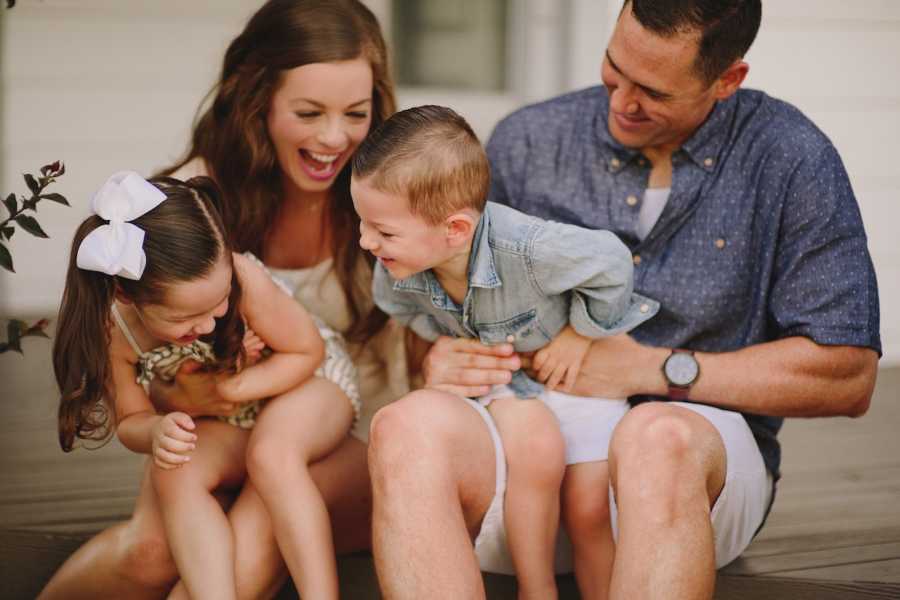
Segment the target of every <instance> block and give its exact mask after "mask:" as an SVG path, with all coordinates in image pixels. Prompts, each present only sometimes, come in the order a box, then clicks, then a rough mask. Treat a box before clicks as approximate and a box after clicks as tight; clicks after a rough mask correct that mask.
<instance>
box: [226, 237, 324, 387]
mask: <svg viewBox="0 0 900 600" xmlns="http://www.w3.org/2000/svg"><path fill="white" fill-rule="evenodd" d="M234 268H235V272H236V273H237V277H238V280H239V281H240V283H241V288H242V297H241V314H242V315H243V316H244V318H245V319H246V321H247V325H248V326H249V327H250V328H251V329H253V331H255V332H256V335H258V336H259V337H260V338H261V339H262V340H263V341H264V342H265V343H266V345H267V346H268V347H269V348H271V349H272V350H273V351H274V354H273V355H272V356H270V357H269V358H267V359H266V360H263V361H260V362H258V363H256V364H255V365H253V366H250V367H247V368H246V369H244V370H243V371H241V372H240V373H237V374H236V375H233V376H231V377H229V378H227V379H226V380H224V381H222V382H220V383H219V384H218V390H219V393H220V394H221V396H222V398H223V399H225V400H228V401H230V402H247V401H251V400H259V399H261V398H265V397H268V396H274V395H277V394H280V393H283V392H286V391H287V390H289V389H291V388H293V387H295V386H296V385H298V384H299V383H301V382H303V381H305V380H306V379H308V378H309V377H311V376H312V374H313V373H314V372H315V370H316V369H317V368H318V367H319V365H320V364H321V363H322V360H323V359H324V357H325V343H324V342H323V341H322V337H321V336H320V335H319V331H318V329H317V328H316V324H315V322H314V321H313V319H312V317H310V315H309V313H307V312H306V311H305V310H304V309H303V307H302V306H300V304H298V303H297V302H296V301H295V300H294V299H293V298H291V297H290V296H288V295H287V294H285V293H284V292H283V291H282V290H281V289H280V288H279V287H278V286H277V285H275V282H274V281H272V278H271V277H270V276H269V274H268V273H266V272H265V270H263V269H262V268H261V267H259V266H258V265H256V264H254V263H253V262H251V261H250V260H249V259H247V258H246V257H244V256H241V255H239V254H235V255H234Z"/></svg>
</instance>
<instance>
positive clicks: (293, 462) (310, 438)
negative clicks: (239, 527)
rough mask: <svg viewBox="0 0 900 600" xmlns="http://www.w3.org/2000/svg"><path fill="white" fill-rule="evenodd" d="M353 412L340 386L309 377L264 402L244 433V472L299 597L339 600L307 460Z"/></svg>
mask: <svg viewBox="0 0 900 600" xmlns="http://www.w3.org/2000/svg"><path fill="white" fill-rule="evenodd" d="M352 418H353V412H352V408H351V405H350V401H349V400H348V399H347V397H346V396H345V395H344V393H343V392H342V391H341V390H340V388H339V387H338V386H337V385H335V384H334V383H332V382H330V381H327V380H325V379H321V378H318V377H316V378H313V379H311V380H310V381H308V382H306V383H305V384H303V385H301V386H300V387H298V388H296V389H294V390H291V391H290V392H288V393H286V394H282V395H281V396H279V397H277V398H275V399H273V400H271V401H270V402H269V403H268V404H267V405H266V407H265V408H264V409H263V411H262V413H261V414H260V416H259V418H258V419H257V423H256V426H255V428H254V430H253V435H252V436H251V440H250V444H249V448H248V453H247V460H248V471H249V475H250V478H251V480H252V481H253V484H254V486H255V487H256V489H257V490H258V491H259V495H260V496H261V497H262V499H263V502H264V503H265V505H266V508H267V509H268V511H269V515H270V517H271V519H272V523H273V524H274V529H275V536H276V538H277V540H278V547H279V548H280V549H281V553H282V556H283V557H284V560H285V562H286V563H287V565H288V568H289V569H290V572H291V576H292V577H293V579H294V584H295V585H296V586H297V589H298V591H299V592H300V596H301V597H303V598H322V599H327V598H334V599H335V600H336V599H337V598H338V581H337V565H336V562H335V557H334V542H333V540H332V537H331V527H330V522H329V516H328V510H327V508H326V504H325V501H324V500H323V498H322V494H321V493H320V491H319V489H318V488H317V487H316V483H315V481H314V480H313V479H312V477H311V474H310V470H309V465H310V464H312V463H314V462H315V461H317V460H319V459H320V458H322V457H323V456H326V455H328V454H329V453H331V452H332V451H333V450H335V449H336V448H337V446H338V444H340V442H341V440H342V439H343V438H344V437H345V436H346V435H347V433H348V431H349V430H350V424H351V421H352Z"/></svg>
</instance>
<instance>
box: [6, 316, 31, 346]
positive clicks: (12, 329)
mask: <svg viewBox="0 0 900 600" xmlns="http://www.w3.org/2000/svg"><path fill="white" fill-rule="evenodd" d="M26 328H27V325H26V324H25V322H24V321H20V320H18V319H12V320H10V322H9V323H7V325H6V343H7V344H9V349H10V350H15V351H16V352H18V353H20V354H21V353H22V332H23V331H24V330H25V329H26Z"/></svg>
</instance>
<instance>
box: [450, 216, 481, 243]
mask: <svg viewBox="0 0 900 600" xmlns="http://www.w3.org/2000/svg"><path fill="white" fill-rule="evenodd" d="M477 224H478V219H477V217H476V216H475V215H473V214H471V211H460V212H458V213H453V214H452V215H450V216H449V217H447V219H446V220H445V221H444V225H445V227H446V231H447V245H448V246H450V247H451V248H458V247H460V246H463V245H465V244H468V243H469V240H471V239H472V236H473V235H474V234H475V226H476V225H477Z"/></svg>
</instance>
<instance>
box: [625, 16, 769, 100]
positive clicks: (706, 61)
mask: <svg viewBox="0 0 900 600" xmlns="http://www.w3.org/2000/svg"><path fill="white" fill-rule="evenodd" d="M629 4H630V5H631V12H632V14H633V15H634V18H635V19H636V20H637V22H638V23H640V24H641V26H642V27H644V29H647V30H649V31H652V32H653V33H655V34H657V35H660V36H663V37H669V36H672V35H675V34H679V33H689V32H692V31H694V32H698V33H699V34H700V42H699V48H698V51H697V58H696V59H695V61H694V70H695V71H696V73H697V74H698V75H699V76H700V78H701V79H703V80H704V81H705V82H706V83H707V84H712V82H714V81H715V80H716V79H717V78H718V77H719V75H721V74H722V73H723V72H725V69H727V68H728V67H729V66H731V64H732V63H733V62H734V61H735V60H737V59H738V58H741V57H742V56H744V54H746V53H747V50H749V49H750V45H751V44H753V40H754V39H756V33H757V31H759V23H760V20H761V18H762V4H761V2H760V0H629V1H627V2H626V3H625V7H624V9H623V10H628V7H629Z"/></svg>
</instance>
